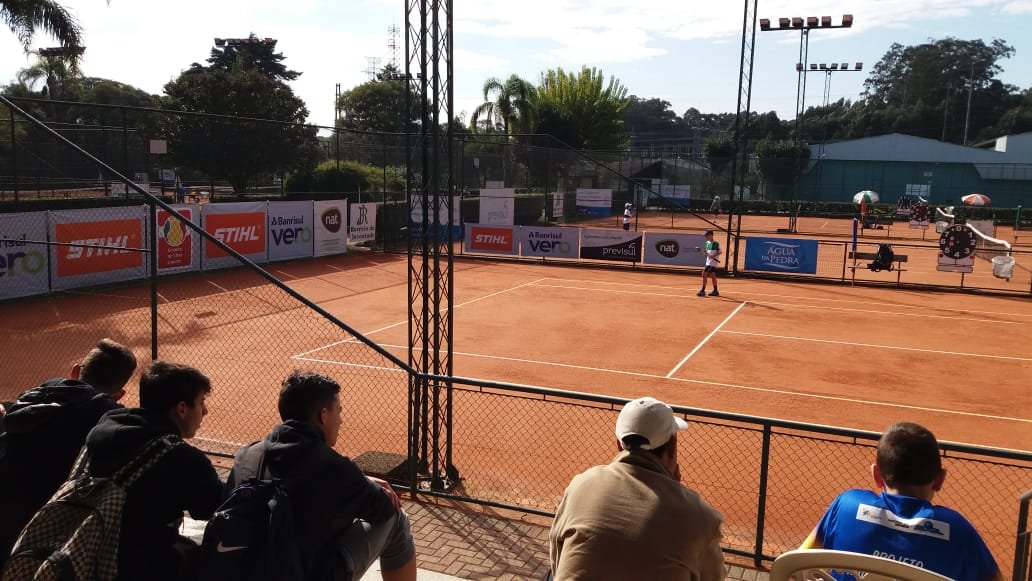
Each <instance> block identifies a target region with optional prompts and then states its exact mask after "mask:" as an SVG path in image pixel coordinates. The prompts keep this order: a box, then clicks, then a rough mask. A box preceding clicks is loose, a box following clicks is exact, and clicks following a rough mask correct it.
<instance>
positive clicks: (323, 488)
mask: <svg viewBox="0 0 1032 581" xmlns="http://www.w3.org/2000/svg"><path fill="white" fill-rule="evenodd" d="M263 450H264V453H265V454H266V455H267V456H266V465H267V469H268V471H269V472H270V473H271V475H272V477H274V478H278V479H280V480H281V481H282V483H283V486H284V488H285V489H286V491H287V494H288V496H290V501H291V506H292V509H293V513H294V520H295V531H296V538H297V544H298V549H299V550H300V552H301V561H302V564H303V566H304V568H305V571H306V572H310V571H312V570H313V569H315V568H321V564H320V563H319V561H320V560H321V559H322V557H320V556H319V555H320V554H322V553H323V552H324V551H327V550H329V544H330V543H329V541H331V539H333V537H334V536H335V535H337V534H338V533H340V532H342V531H344V530H346V529H347V528H348V527H350V526H351V524H352V523H353V522H354V521H355V519H362V520H364V521H366V522H369V523H373V524H375V523H380V522H383V521H385V520H387V519H388V518H390V517H392V516H393V515H394V514H395V512H396V510H395V508H394V505H393V504H392V502H391V499H390V498H389V497H388V496H387V493H385V492H384V491H383V489H381V488H380V487H379V486H378V485H376V484H374V483H373V482H371V481H370V480H369V479H368V478H366V476H365V474H363V473H362V470H361V469H359V467H358V466H357V465H356V464H355V463H354V462H352V461H351V460H350V459H349V458H347V457H346V456H341V455H340V454H338V453H337V452H336V451H334V450H333V449H332V448H330V447H329V446H327V445H326V440H325V438H324V436H323V433H322V430H320V429H319V428H318V426H315V425H314V424H311V423H308V422H299V421H295V420H288V421H286V422H284V423H282V424H280V425H278V426H276V427H275V428H273V430H272V433H270V434H269V435H268V436H267V437H266V438H265V440H263V441H261V442H256V443H254V444H251V445H250V446H247V447H245V448H243V449H242V450H240V452H238V453H237V455H236V459H235V461H234V462H233V471H232V472H231V473H230V475H229V479H228V480H227V482H226V493H227V494H228V493H229V492H231V491H232V490H233V489H234V488H235V487H236V486H237V485H238V484H240V483H242V482H244V481H245V480H248V479H250V478H254V477H255V476H256V475H257V474H258V466H259V464H260V463H261V458H262V452H263Z"/></svg>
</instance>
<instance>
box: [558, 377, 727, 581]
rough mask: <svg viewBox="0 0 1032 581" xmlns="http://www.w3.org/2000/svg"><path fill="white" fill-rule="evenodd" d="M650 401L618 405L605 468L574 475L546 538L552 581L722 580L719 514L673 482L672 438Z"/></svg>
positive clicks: (671, 428)
mask: <svg viewBox="0 0 1032 581" xmlns="http://www.w3.org/2000/svg"><path fill="white" fill-rule="evenodd" d="M687 427H688V425H687V424H686V423H685V422H684V420H682V419H680V418H678V417H676V416H674V413H673V410H671V409H670V406H668V405H666V404H665V403H663V402H661V401H658V400H655V399H653V398H651V397H643V398H641V399H636V400H634V401H632V402H630V403H628V404H627V405H625V406H624V408H623V410H621V411H620V415H619V417H618V418H617V420H616V437H617V449H618V450H622V451H620V452H619V453H618V454H617V456H616V458H615V459H614V460H613V461H612V462H610V463H609V464H608V465H604V466H595V467H594V468H591V469H589V470H587V471H586V472H583V473H581V474H579V475H577V476H575V477H574V479H573V481H572V482H571V483H570V485H569V486H568V487H567V488H566V493H565V494H564V495H563V500H562V502H561V503H560V504H559V509H558V510H557V511H556V515H555V520H554V521H553V523H552V530H551V531H550V533H549V535H548V539H549V545H550V550H551V561H552V571H553V572H554V578H555V580H556V581H567V580H571V579H593V580H594V579H676V580H681V579H683V580H686V581H687V580H692V581H710V580H719V579H723V578H724V576H725V571H724V557H723V554H722V553H721V551H720V539H721V533H720V525H721V516H720V513H719V512H717V511H716V510H714V509H713V508H712V507H711V506H710V505H709V504H707V503H706V502H705V501H704V500H702V498H701V497H700V496H699V495H698V493H696V492H694V491H692V490H690V489H688V488H687V487H686V486H684V485H683V484H681V483H680V479H681V473H680V468H679V467H678V464H677V432H678V430H683V429H685V428H687Z"/></svg>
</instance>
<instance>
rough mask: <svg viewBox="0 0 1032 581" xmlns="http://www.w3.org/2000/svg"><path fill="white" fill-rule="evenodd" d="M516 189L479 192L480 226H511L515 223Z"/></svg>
mask: <svg viewBox="0 0 1032 581" xmlns="http://www.w3.org/2000/svg"><path fill="white" fill-rule="evenodd" d="M515 206H516V188H499V189H483V190H480V224H482V225H485V226H512V225H513V224H514V223H515V214H516V213H515V211H514V208H515Z"/></svg>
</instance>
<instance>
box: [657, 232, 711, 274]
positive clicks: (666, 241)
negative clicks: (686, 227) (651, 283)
mask: <svg viewBox="0 0 1032 581" xmlns="http://www.w3.org/2000/svg"><path fill="white" fill-rule="evenodd" d="M705 244H706V237H705V236H703V235H702V234H667V233H663V232H646V233H645V241H644V242H643V243H642V245H643V246H644V247H645V263H646V264H657V265H664V266H705V265H706V256H705V255H704V254H703V251H702V248H703V247H704V246H705Z"/></svg>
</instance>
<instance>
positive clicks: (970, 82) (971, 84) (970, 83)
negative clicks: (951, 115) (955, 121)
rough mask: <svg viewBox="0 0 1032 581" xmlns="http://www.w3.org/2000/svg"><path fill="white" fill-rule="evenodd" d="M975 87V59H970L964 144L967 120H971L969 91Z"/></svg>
mask: <svg viewBox="0 0 1032 581" xmlns="http://www.w3.org/2000/svg"><path fill="white" fill-rule="evenodd" d="M974 89H975V61H971V74H970V75H968V99H967V113H965V114H964V145H967V143H968V139H967V137H968V122H969V121H970V120H971V93H973V92H974Z"/></svg>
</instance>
